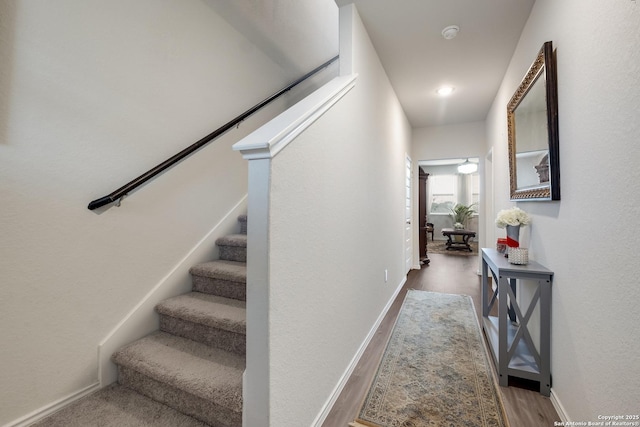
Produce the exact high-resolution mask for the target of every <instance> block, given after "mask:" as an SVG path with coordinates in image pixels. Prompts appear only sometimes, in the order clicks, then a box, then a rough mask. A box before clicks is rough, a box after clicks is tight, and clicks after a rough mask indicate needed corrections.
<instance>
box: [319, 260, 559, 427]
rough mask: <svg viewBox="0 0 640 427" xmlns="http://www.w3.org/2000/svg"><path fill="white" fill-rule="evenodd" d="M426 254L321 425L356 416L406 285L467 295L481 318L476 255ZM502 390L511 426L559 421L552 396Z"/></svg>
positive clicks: (341, 423)
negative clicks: (425, 260) (425, 262)
mask: <svg viewBox="0 0 640 427" xmlns="http://www.w3.org/2000/svg"><path fill="white" fill-rule="evenodd" d="M429 258H430V259H431V263H430V265H429V266H428V267H423V268H422V269H421V270H411V271H410V272H409V275H408V277H407V282H406V284H405V285H404V287H403V288H402V290H401V291H400V293H399V295H398V297H397V298H396V300H395V301H394V303H393V305H392V306H391V308H390V310H389V313H387V316H386V317H385V318H384V320H383V321H382V324H381V325H380V327H379V328H378V331H377V332H376V335H375V336H374V338H373V339H372V340H371V343H370V344H369V346H368V347H367V349H366V350H365V353H364V354H363V356H362V358H361V359H360V363H358V366H357V367H356V368H355V370H354V372H353V374H352V375H351V377H350V378H349V381H348V382H347V385H346V386H345V388H344V389H343V390H342V393H341V394H340V397H339V398H338V400H337V401H336V403H335V404H334V406H333V409H332V410H331V412H330V413H329V415H328V417H327V419H326V420H325V422H324V424H323V427H345V426H347V425H348V423H349V422H351V421H353V419H354V418H355V416H356V413H357V412H358V409H359V406H360V404H361V402H362V400H363V399H364V396H365V394H366V392H367V389H368V387H369V384H370V382H371V377H372V376H373V375H374V374H375V371H376V368H377V364H378V361H379V359H380V357H381V355H382V352H383V351H384V348H385V346H386V343H387V339H388V337H389V334H390V333H391V330H392V328H393V325H394V321H395V318H396V316H397V315H398V312H399V311H400V307H401V306H402V302H403V300H404V297H405V295H406V293H407V289H421V290H426V291H432V292H444V293H451V294H464V295H469V296H471V297H472V299H473V304H474V306H475V308H476V313H477V314H478V319H480V316H481V313H480V309H481V304H480V298H481V293H480V276H478V274H477V271H478V266H479V263H478V258H477V257H461V256H451V255H440V254H431V255H429ZM523 387H524V385H523ZM501 392H502V397H503V401H504V405H505V409H506V412H507V416H508V418H509V422H510V424H511V425H512V426H521V427H542V426H552V425H553V423H554V421H560V418H559V417H558V415H557V413H556V411H555V409H554V408H553V405H552V403H551V400H550V399H549V398H548V397H544V396H542V395H540V394H539V393H538V392H536V391H531V390H527V389H525V388H518V387H508V388H505V387H501Z"/></svg>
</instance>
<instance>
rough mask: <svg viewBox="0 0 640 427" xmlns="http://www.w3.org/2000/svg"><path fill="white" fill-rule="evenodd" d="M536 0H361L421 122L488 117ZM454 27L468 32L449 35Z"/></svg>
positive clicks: (402, 94)
mask: <svg viewBox="0 0 640 427" xmlns="http://www.w3.org/2000/svg"><path fill="white" fill-rule="evenodd" d="M534 2H535V0H354V1H353V3H355V5H356V7H357V9H358V12H359V14H360V17H361V18H362V21H363V22H364V25H365V27H366V28H367V32H368V33H369V36H370V37H371V40H372V42H373V44H374V46H375V48H376V51H377V52H378V55H379V56H380V59H381V61H382V64H383V66H384V68H385V70H386V72H387V74H388V76H389V79H390V80H391V84H392V85H393V87H394V89H395V91H396V93H397V95H398V98H399V99H400V103H401V104H402V106H403V108H404V110H405V113H406V114H407V116H408V118H409V121H410V122H411V125H412V126H413V127H414V128H419V127H424V126H435V125H445V124H454V123H464V122H474V121H481V120H484V119H485V118H486V116H487V113H488V111H489V108H490V107H491V103H492V101H493V99H494V97H495V95H496V92H497V90H498V87H499V85H500V82H501V81H502V78H503V76H504V74H505V72H506V70H507V67H508V65H509V61H510V59H511V56H512V55H513V52H514V50H515V47H516V44H517V43H518V39H519V37H520V33H521V32H522V29H523V27H524V24H525V23H526V20H527V18H528V16H529V12H530V11H531V7H532V6H533V3H534ZM449 25H457V26H459V27H460V32H459V34H458V36H457V37H456V38H454V39H452V40H445V39H444V38H443V37H442V34H441V32H442V30H443V29H444V28H445V27H447V26H449ZM445 84H446V85H451V86H453V87H455V91H454V92H453V94H452V95H450V96H449V97H447V98H441V97H439V96H438V95H437V94H436V89H437V88H438V87H439V86H440V85H445Z"/></svg>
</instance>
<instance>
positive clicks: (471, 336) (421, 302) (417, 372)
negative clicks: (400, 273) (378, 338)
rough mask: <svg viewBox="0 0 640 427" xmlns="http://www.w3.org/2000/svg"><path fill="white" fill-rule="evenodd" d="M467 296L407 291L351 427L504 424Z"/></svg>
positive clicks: (504, 426)
mask: <svg viewBox="0 0 640 427" xmlns="http://www.w3.org/2000/svg"><path fill="white" fill-rule="evenodd" d="M489 363H490V362H489V359H488V356H487V352H486V349H485V347H484V343H483V341H482V335H481V331H480V327H479V325H478V321H477V318H476V314H475V310H474V308H473V302H472V301H471V298H470V297H468V296H462V295H449V294H441V293H435V292H426V291H418V290H409V292H408V293H407V296H406V298H405V300H404V303H403V305H402V308H401V309H400V313H399V315H398V319H397V320H396V324H395V326H394V328H393V331H392V333H391V338H390V339H389V342H388V343H387V347H386V349H385V351H384V354H383V356H382V360H381V362H380V365H379V366H378V371H377V373H376V375H375V377H374V379H373V383H372V384H371V387H370V388H369V391H368V393H367V396H366V398H365V401H364V403H363V405H362V408H361V409H360V413H359V415H358V418H357V419H356V420H355V421H354V422H353V423H351V424H349V425H350V426H352V427H359V426H372V427H423V426H424V427H426V426H465V427H469V426H481V427H489V426H491V427H507V426H508V425H509V424H508V422H507V419H506V416H505V413H504V408H503V406H502V401H501V398H500V393H499V390H498V388H497V385H496V382H495V379H494V377H493V375H492V372H491V366H490V365H489Z"/></svg>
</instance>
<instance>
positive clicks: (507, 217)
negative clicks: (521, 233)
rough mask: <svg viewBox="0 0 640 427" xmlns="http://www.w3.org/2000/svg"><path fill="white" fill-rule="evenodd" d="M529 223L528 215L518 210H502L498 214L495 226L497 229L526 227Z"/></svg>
mask: <svg viewBox="0 0 640 427" xmlns="http://www.w3.org/2000/svg"><path fill="white" fill-rule="evenodd" d="M530 222H531V217H530V216H529V214H528V213H526V212H525V211H523V210H522V209H520V208H511V209H503V210H501V211H500V212H498V217H497V218H496V225H497V226H498V227H499V228H505V227H506V226H507V225H527V224H529V223H530Z"/></svg>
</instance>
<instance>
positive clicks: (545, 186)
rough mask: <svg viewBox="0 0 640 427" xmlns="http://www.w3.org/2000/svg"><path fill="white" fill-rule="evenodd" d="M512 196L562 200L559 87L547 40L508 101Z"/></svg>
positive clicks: (516, 197) (551, 52) (551, 50)
mask: <svg viewBox="0 0 640 427" xmlns="http://www.w3.org/2000/svg"><path fill="white" fill-rule="evenodd" d="M507 131H508V139H509V179H510V198H511V200H516V201H517V200H560V158H559V148H558V88H557V77H556V64H555V58H554V56H553V46H552V43H551V42H550V41H549V42H546V43H545V44H544V45H543V46H542V49H540V52H539V53H538V56H537V57H536V60H535V61H534V62H533V64H532V65H531V67H530V68H529V71H528V72H527V74H526V75H525V77H524V79H523V80H522V82H521V83H520V86H519V87H518V89H517V90H516V92H515V93H514V94H513V96H512V97H511V100H510V101H509V104H508V105H507Z"/></svg>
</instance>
